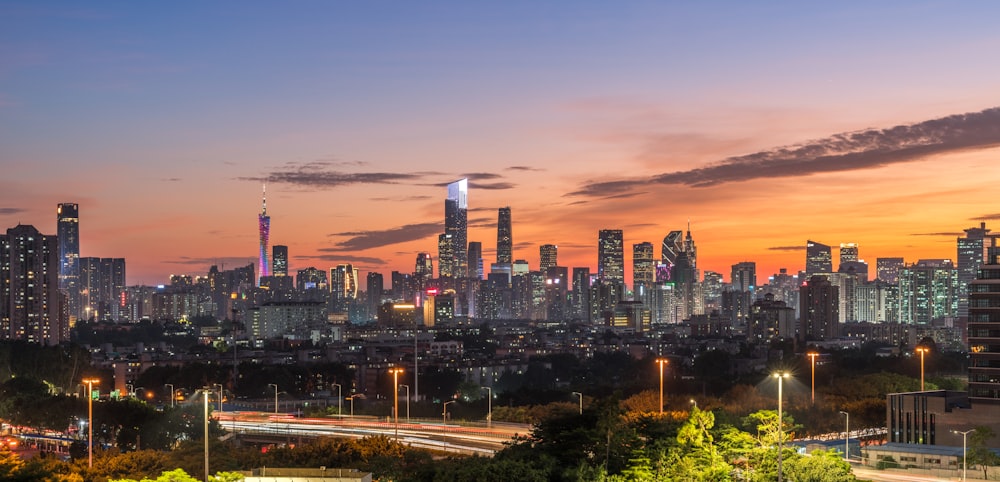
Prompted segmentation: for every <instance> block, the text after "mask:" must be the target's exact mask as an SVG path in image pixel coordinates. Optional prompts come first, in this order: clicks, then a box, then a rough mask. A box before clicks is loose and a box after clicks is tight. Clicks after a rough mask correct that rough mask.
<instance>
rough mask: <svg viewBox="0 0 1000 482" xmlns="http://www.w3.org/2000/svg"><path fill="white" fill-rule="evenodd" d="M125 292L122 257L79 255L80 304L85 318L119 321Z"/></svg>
mask: <svg viewBox="0 0 1000 482" xmlns="http://www.w3.org/2000/svg"><path fill="white" fill-rule="evenodd" d="M124 291H125V260H124V259H123V258H88V257H83V258H80V303H81V307H82V309H83V315H84V317H85V318H86V319H94V320H97V321H102V320H111V321H118V320H119V316H120V310H121V309H122V308H124V305H123V304H122V303H121V296H122V293H124Z"/></svg>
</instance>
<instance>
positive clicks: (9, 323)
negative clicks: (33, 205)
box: [0, 224, 69, 345]
mask: <svg viewBox="0 0 1000 482" xmlns="http://www.w3.org/2000/svg"><path fill="white" fill-rule="evenodd" d="M59 268H60V263H59V241H58V239H57V236H45V235H42V234H41V233H39V232H38V230H37V229H35V227H34V226H30V225H23V224H21V225H18V226H17V227H14V228H10V229H8V230H7V234H6V235H0V336H2V337H3V338H10V339H14V340H25V341H28V342H31V343H39V344H43V345H58V344H59V343H60V342H62V341H66V340H69V320H68V319H66V318H65V317H64V316H63V312H64V309H63V307H64V305H65V304H68V299H67V298H68V297H66V296H64V295H62V294H61V292H60V290H59Z"/></svg>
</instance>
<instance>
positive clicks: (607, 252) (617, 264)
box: [597, 229, 625, 284]
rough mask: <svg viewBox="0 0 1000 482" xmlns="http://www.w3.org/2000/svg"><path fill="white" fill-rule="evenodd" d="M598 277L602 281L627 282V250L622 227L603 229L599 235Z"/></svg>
mask: <svg viewBox="0 0 1000 482" xmlns="http://www.w3.org/2000/svg"><path fill="white" fill-rule="evenodd" d="M597 251H598V252H597V277H598V278H600V280H601V282H602V283H622V284H623V283H625V251H624V247H623V241H622V230H621V229H602V230H601V231H600V233H598V236H597Z"/></svg>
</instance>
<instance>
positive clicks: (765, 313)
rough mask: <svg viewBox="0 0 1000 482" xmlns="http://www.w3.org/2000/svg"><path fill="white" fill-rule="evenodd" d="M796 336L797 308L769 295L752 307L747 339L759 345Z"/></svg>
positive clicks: (771, 294)
mask: <svg viewBox="0 0 1000 482" xmlns="http://www.w3.org/2000/svg"><path fill="white" fill-rule="evenodd" d="M794 336H795V308H792V307H790V306H788V304H787V303H785V302H784V301H782V300H779V299H775V296H774V294H773V293H767V294H765V295H764V298H763V299H759V300H757V301H755V302H754V303H753V305H752V306H751V307H750V318H749V320H748V321H747V339H748V340H752V341H754V342H757V343H761V342H770V341H771V340H774V339H782V338H793V337H794Z"/></svg>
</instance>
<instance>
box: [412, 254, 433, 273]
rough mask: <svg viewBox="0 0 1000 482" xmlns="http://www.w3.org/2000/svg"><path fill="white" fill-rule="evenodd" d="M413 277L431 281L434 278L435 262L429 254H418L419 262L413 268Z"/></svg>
mask: <svg viewBox="0 0 1000 482" xmlns="http://www.w3.org/2000/svg"><path fill="white" fill-rule="evenodd" d="M413 275H414V276H416V277H417V278H422V279H425V280H429V279H431V278H433V277H434V261H433V260H432V259H431V255H430V254H429V253H417V262H416V264H415V265H414V267H413Z"/></svg>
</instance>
